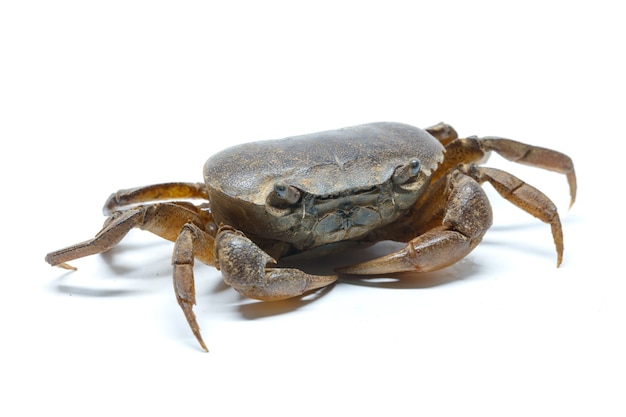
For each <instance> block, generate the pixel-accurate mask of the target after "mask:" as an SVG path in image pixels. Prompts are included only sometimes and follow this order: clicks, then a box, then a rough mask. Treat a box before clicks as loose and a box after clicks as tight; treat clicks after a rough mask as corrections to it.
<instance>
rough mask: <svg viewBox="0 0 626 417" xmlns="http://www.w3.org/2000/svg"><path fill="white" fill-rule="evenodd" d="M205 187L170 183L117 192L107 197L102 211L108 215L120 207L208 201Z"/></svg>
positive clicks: (198, 184) (202, 184)
mask: <svg viewBox="0 0 626 417" xmlns="http://www.w3.org/2000/svg"><path fill="white" fill-rule="evenodd" d="M208 198H209V197H208V194H207V191H206V186H205V185H204V183H201V182H197V183H196V182H170V183H164V184H154V185H147V186H144V187H137V188H129V189H125V190H119V191H117V192H115V193H113V194H111V195H110V196H109V198H108V199H107V201H106V202H105V203H104V207H103V208H102V211H103V212H104V215H105V216H108V215H110V214H111V213H113V212H114V211H117V210H119V209H120V208H121V207H124V206H129V205H137V204H142V203H147V202H156V201H165V200H181V199H203V200H208Z"/></svg>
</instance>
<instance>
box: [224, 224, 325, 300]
mask: <svg viewBox="0 0 626 417" xmlns="http://www.w3.org/2000/svg"><path fill="white" fill-rule="evenodd" d="M215 259H216V263H215V264H216V267H217V268H218V269H220V270H221V271H222V277H223V278H224V282H226V283H227V284H228V285H230V286H231V287H233V288H234V289H236V290H237V291H238V292H240V293H241V294H243V295H245V296H246V297H250V298H254V299H257V300H264V301H276V300H284V299H286V298H291V297H297V296H299V295H302V294H304V293H305V292H307V291H311V290H315V289H318V288H322V287H325V286H327V285H330V284H332V283H333V282H335V281H336V280H337V276H336V275H330V276H322V275H310V274H307V273H304V272H302V271H301V270H299V269H294V268H268V267H267V264H273V263H276V261H275V260H274V259H273V258H272V257H271V256H269V255H268V254H267V253H265V252H264V251H263V250H262V249H261V248H259V247H258V246H257V245H256V244H255V243H254V242H252V241H251V240H250V239H248V238H247V237H245V236H244V235H243V234H242V233H240V232H238V231H236V230H234V229H232V228H222V230H220V232H219V233H218V235H217V237H216V239H215Z"/></svg>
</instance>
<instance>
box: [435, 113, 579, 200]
mask: <svg viewBox="0 0 626 417" xmlns="http://www.w3.org/2000/svg"><path fill="white" fill-rule="evenodd" d="M444 126H445V125H444ZM439 137H441V135H440V136H439ZM439 137H438V138H439ZM440 140H441V139H440ZM491 151H494V152H496V153H497V154H499V155H500V156H502V157H503V158H505V159H508V160H509V161H512V162H516V163H519V164H524V165H529V166H533V167H537V168H541V169H545V170H548V171H553V172H558V173H560V174H564V175H565V176H566V177H567V182H568V185H569V191H570V207H571V206H572V205H573V204H574V202H575V201H576V188H577V183H576V171H575V169H574V163H573V161H572V159H571V158H570V157H569V156H567V155H565V154H563V153H561V152H558V151H555V150H552V149H547V148H542V147H540V146H533V145H528V144H526V143H522V142H518V141H515V140H511V139H505V138H500V137H496V136H486V137H482V138H478V137H468V138H463V139H456V140H452V141H451V142H450V143H449V144H447V145H446V160H445V161H444V166H443V167H440V169H439V170H438V172H441V173H446V172H448V171H449V170H451V169H454V168H455V167H456V166H458V165H459V164H467V163H471V162H475V163H478V162H479V161H481V160H484V158H485V157H486V156H487V155H488V154H489V153H490V152H491ZM436 176H437V173H435V177H436Z"/></svg>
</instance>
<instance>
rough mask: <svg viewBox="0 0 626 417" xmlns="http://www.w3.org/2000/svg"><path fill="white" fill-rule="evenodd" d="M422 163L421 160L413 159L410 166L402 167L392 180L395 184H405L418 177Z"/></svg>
mask: <svg viewBox="0 0 626 417" xmlns="http://www.w3.org/2000/svg"><path fill="white" fill-rule="evenodd" d="M421 167H422V163H421V162H420V160H419V159H417V158H413V159H411V160H410V161H409V163H408V164H405V165H401V166H399V167H398V168H396V170H395V171H394V173H393V176H392V177H391V180H392V181H393V183H394V184H404V183H405V182H407V181H408V180H410V179H411V178H412V177H414V176H416V175H417V174H418V173H419V172H420V168H421Z"/></svg>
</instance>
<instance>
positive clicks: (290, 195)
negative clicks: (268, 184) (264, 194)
mask: <svg viewBox="0 0 626 417" xmlns="http://www.w3.org/2000/svg"><path fill="white" fill-rule="evenodd" d="M274 191H275V192H276V195H277V196H278V197H279V198H280V199H281V200H284V201H285V202H287V203H289V204H295V203H297V202H298V200H300V191H299V190H298V189H297V188H296V187H294V186H291V185H287V184H285V183H284V182H277V183H276V184H274Z"/></svg>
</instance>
